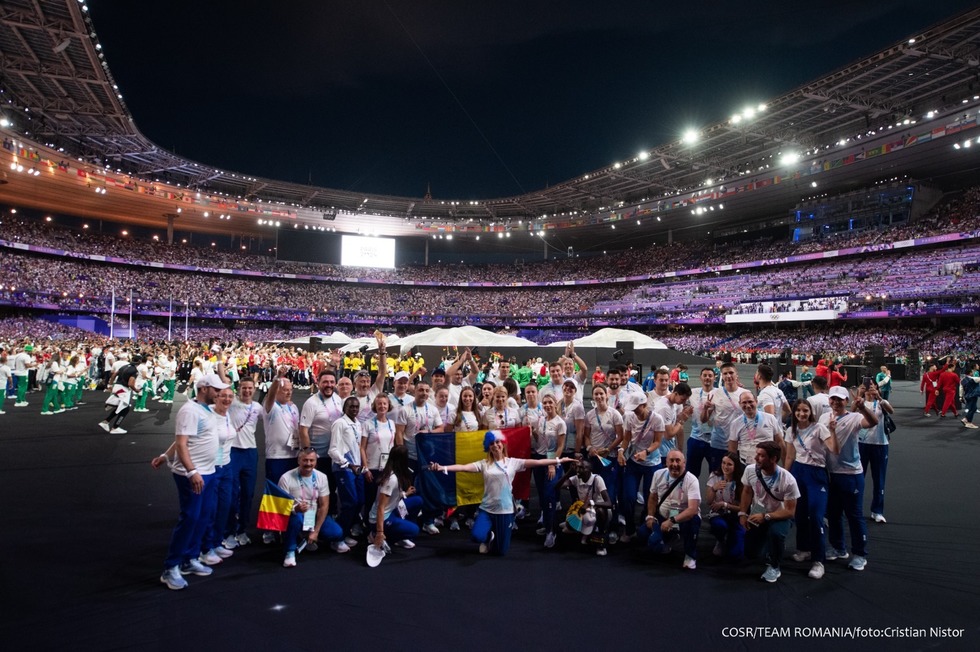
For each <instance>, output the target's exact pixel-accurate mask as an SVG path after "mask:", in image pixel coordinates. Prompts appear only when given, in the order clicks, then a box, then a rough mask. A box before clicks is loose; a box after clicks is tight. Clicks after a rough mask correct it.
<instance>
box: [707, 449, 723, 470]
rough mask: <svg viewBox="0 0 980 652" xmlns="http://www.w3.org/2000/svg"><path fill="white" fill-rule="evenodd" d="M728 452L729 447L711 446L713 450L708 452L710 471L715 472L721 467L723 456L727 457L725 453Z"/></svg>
mask: <svg viewBox="0 0 980 652" xmlns="http://www.w3.org/2000/svg"><path fill="white" fill-rule="evenodd" d="M727 452H728V449H727V448H715V447H714V446H712V447H711V451H710V452H709V453H708V473H709V474H711V473H714V472H715V471H717V470H718V469H720V468H721V458H723V457H725V453H727Z"/></svg>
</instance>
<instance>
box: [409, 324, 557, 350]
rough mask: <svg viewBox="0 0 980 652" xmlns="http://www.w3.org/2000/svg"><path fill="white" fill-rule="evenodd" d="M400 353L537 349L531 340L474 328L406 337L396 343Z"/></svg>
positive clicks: (435, 331)
mask: <svg viewBox="0 0 980 652" xmlns="http://www.w3.org/2000/svg"><path fill="white" fill-rule="evenodd" d="M398 344H399V345H400V346H401V350H402V351H406V350H408V349H412V348H415V347H416V346H439V347H443V346H459V347H466V346H470V347H473V346H479V347H483V348H503V347H508V346H510V347H516V346H519V347H529V346H530V347H537V346H538V345H537V344H535V343H534V342H532V341H531V340H526V339H524V338H523V337H517V336H515V335H501V334H499V333H493V332H491V331H487V330H483V329H482V328H477V327H476V326H459V327H456V328H430V329H429V330H427V331H423V332H421V333H416V334H414V335H408V336H406V337H403V338H402V339H400V340H399V341H398Z"/></svg>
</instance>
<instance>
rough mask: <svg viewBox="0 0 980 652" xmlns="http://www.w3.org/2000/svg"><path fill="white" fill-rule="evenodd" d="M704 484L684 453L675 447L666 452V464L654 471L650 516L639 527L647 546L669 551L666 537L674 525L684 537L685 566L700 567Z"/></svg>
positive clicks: (641, 536)
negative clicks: (699, 553) (698, 546)
mask: <svg viewBox="0 0 980 652" xmlns="http://www.w3.org/2000/svg"><path fill="white" fill-rule="evenodd" d="M700 508H701V487H700V485H699V484H698V479H697V477H695V476H694V475H693V474H691V473H688V472H687V468H686V463H685V460H684V453H682V452H680V451H679V450H676V449H675V450H672V451H670V452H669V453H668V454H667V468H666V469H660V470H659V471H657V472H656V473H654V474H653V481H652V482H651V483H650V497H649V499H648V500H647V518H646V521H645V522H644V523H643V525H642V526H641V527H640V528H639V530H637V535H638V536H639V537H640V541H645V542H646V545H647V549H648V550H652V551H654V552H662V553H665V554H666V553H668V552H670V544H668V543H667V542H666V539H667V538H668V536H669V535H670V533H671V532H672V531H673V530H674V529H675V528H677V529H679V530H680V534H681V539H683V541H684V568H687V569H689V570H694V569H695V568H697V565H698V564H697V561H696V560H697V558H698V549H697V544H698V530H700V529H701V515H700V513H699V510H700Z"/></svg>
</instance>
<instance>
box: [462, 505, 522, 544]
mask: <svg viewBox="0 0 980 652" xmlns="http://www.w3.org/2000/svg"><path fill="white" fill-rule="evenodd" d="M513 524H514V515H513V514H490V513H488V512H485V511H483V510H482V509H480V510H477V512H476V520H475V521H474V523H473V529H472V530H470V538H471V539H472V540H473V543H486V542H487V540H488V539H489V538H490V532H491V531H492V532H493V543H491V544H490V552H491V553H492V554H494V555H506V554H507V551H508V550H510V533H511V526H512V525H513Z"/></svg>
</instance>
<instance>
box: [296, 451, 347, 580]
mask: <svg viewBox="0 0 980 652" xmlns="http://www.w3.org/2000/svg"><path fill="white" fill-rule="evenodd" d="M296 461H297V462H298V463H299V466H298V467H297V468H295V469H293V470H291V471H287V472H286V473H283V474H282V477H281V478H279V488H280V489H282V490H283V491H285V492H286V493H288V494H289V495H290V496H292V497H293V498H295V499H296V504H295V505H294V506H293V513H292V515H291V516H290V517H289V526H288V527H287V529H286V536H285V539H286V556H285V558H284V559H283V562H282V565H283V566H284V567H285V568H291V567H293V566H295V565H296V550H297V547H298V546H302V547H304V548H307V549H308V550H310V551H313V550H316V548H317V542H318V541H319V540H320V538H321V537H322V538H323V539H324V540H326V541H330V542H331V547H332V548H333V549H334V550H335V551H336V552H347V551H348V550H350V548H348V547H347V545H346V544H345V543H344V533H343V530H341V529H340V526H339V525H338V524H337V522H336V521H334V520H333V517H332V516H327V512H328V511H329V510H330V485H329V484H328V483H327V476H326V475H325V474H324V473H323V472H322V471H317V470H316V461H317V454H316V451H315V450H313V448H312V447H307V448H301V449H300V451H299V455H297V458H296ZM300 549H302V548H300Z"/></svg>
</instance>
